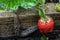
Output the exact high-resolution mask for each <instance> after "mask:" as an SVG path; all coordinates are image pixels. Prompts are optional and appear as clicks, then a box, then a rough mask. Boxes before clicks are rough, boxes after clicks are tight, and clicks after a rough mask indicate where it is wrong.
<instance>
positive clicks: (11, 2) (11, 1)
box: [0, 0, 45, 10]
mask: <svg viewBox="0 0 60 40" xmlns="http://www.w3.org/2000/svg"><path fill="white" fill-rule="evenodd" d="M44 2H45V1H44V0H1V1H0V9H10V10H17V9H18V7H19V6H21V7H23V8H25V9H28V8H32V7H33V6H36V5H37V4H38V3H44Z"/></svg>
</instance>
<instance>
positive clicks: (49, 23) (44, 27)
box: [38, 17, 54, 33]
mask: <svg viewBox="0 0 60 40" xmlns="http://www.w3.org/2000/svg"><path fill="white" fill-rule="evenodd" d="M38 28H39V30H40V32H41V33H48V32H52V31H53V28H54V20H53V19H52V18H51V17H47V18H46V19H42V18H40V19H39V20H38Z"/></svg>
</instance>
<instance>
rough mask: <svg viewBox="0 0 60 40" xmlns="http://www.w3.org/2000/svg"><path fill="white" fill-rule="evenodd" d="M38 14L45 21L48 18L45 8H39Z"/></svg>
mask: <svg viewBox="0 0 60 40" xmlns="http://www.w3.org/2000/svg"><path fill="white" fill-rule="evenodd" d="M38 12H39V16H40V17H41V18H43V19H45V18H46V15H45V11H44V9H43V8H39V9H38Z"/></svg>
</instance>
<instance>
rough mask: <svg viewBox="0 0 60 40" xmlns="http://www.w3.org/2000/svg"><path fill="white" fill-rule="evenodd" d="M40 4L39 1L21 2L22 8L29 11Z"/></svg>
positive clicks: (28, 0) (26, 0)
mask: <svg viewBox="0 0 60 40" xmlns="http://www.w3.org/2000/svg"><path fill="white" fill-rule="evenodd" d="M37 4H38V2H37V0H23V1H22V2H21V7H23V8H25V9H28V8H32V7H33V6H36V5H37Z"/></svg>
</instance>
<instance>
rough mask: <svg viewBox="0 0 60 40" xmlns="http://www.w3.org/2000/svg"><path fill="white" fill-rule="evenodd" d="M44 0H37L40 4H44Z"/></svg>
mask: <svg viewBox="0 0 60 40" xmlns="http://www.w3.org/2000/svg"><path fill="white" fill-rule="evenodd" d="M45 1H46V0H38V2H39V3H40V4H44V3H45Z"/></svg>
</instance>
